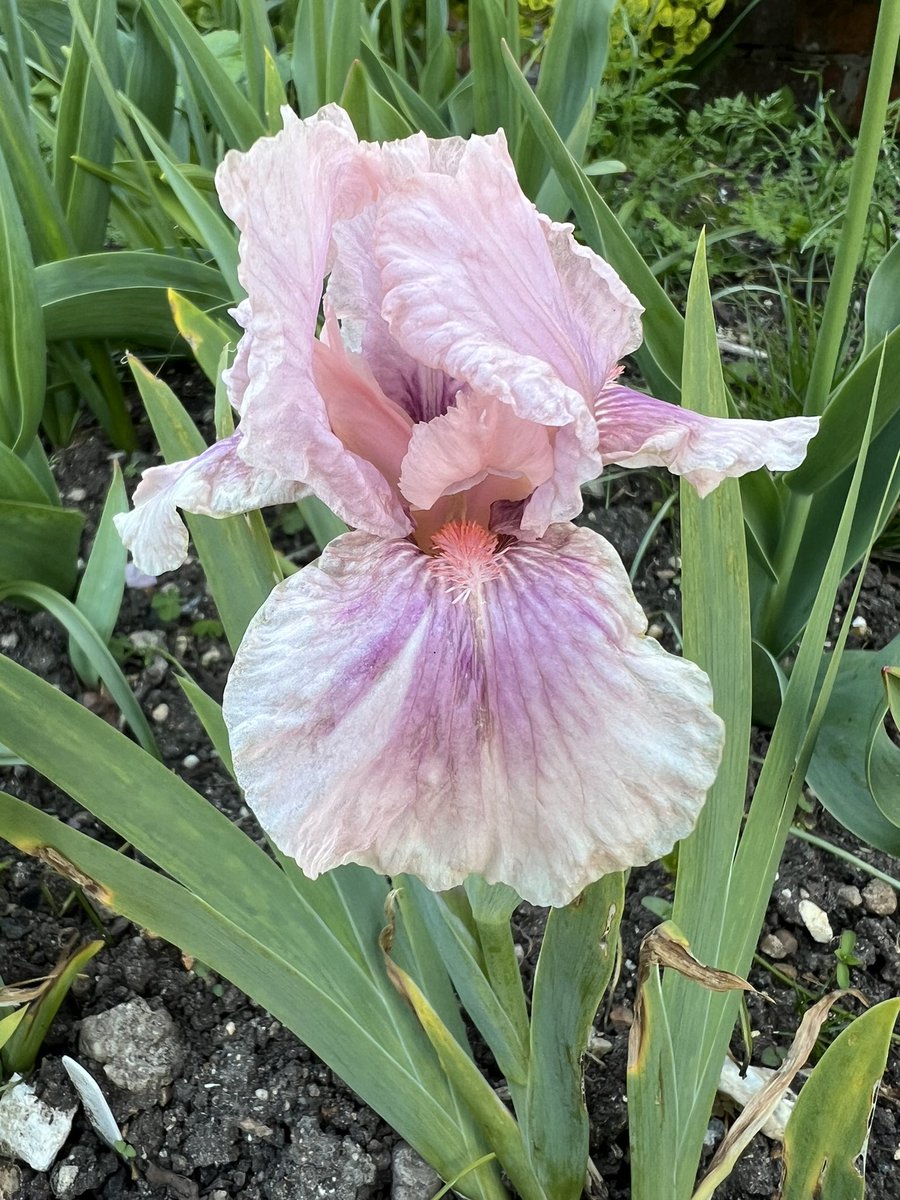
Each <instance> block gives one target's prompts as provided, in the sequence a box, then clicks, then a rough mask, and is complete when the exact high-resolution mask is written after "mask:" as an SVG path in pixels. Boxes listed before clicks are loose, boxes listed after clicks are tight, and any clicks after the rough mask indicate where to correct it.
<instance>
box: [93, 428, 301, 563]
mask: <svg viewBox="0 0 900 1200" xmlns="http://www.w3.org/2000/svg"><path fill="white" fill-rule="evenodd" d="M240 444H241V434H240V432H238V433H235V434H232V436H231V437H228V438H223V439H222V441H220V442H216V443H215V444H214V445H212V446H210V447H209V449H207V450H204V451H203V453H202V454H198V455H197V457H196V458H189V459H187V460H185V461H184V462H177V463H171V464H170V465H169V466H165V467H150V469H149V470H147V471H145V472H144V474H143V476H142V478H141V482H140V483H139V484H138V485H137V488H136V489H135V493H134V507H133V508H132V510H131V511H130V512H127V513H122V514H120V515H119V516H117V517H114V518H113V520H114V521H115V524H116V529H117V530H118V531H119V536H120V537H121V539H122V541H123V542H124V543H125V545H126V546H127V547H128V549H129V550H130V551H131V555H132V558H133V559H134V562H135V565H136V566H137V567H138V569H139V570H141V571H145V572H146V573H147V574H148V575H161V574H162V573H163V571H174V570H175V569H176V568H177V567H180V566H181V564H182V563H183V562H184V560H185V559H186V558H187V552H188V531H187V529H186V527H185V524H184V522H183V521H182V519H181V517H180V516H179V515H178V509H179V508H181V509H183V510H184V511H185V512H190V513H197V514H198V515H201V516H205V517H230V516H233V515H234V514H236V513H243V512H251V511H252V510H253V509H256V508H263V507H264V506H265V505H267V504H288V503H290V502H291V501H294V500H302V499H303V497H304V496H307V495H309V488H307V487H305V486H304V485H303V484H301V483H296V482H295V481H294V480H291V479H284V478H283V477H282V476H280V475H278V474H276V473H275V472H274V471H266V470H260V469H259V468H257V467H251V466H249V465H248V464H247V463H246V462H244V460H243V459H242V458H241V456H240V454H239V452H238V451H239V447H240Z"/></svg>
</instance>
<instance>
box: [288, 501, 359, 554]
mask: <svg viewBox="0 0 900 1200" xmlns="http://www.w3.org/2000/svg"><path fill="white" fill-rule="evenodd" d="M297 507H298V508H299V509H300V515H301V517H302V518H303V521H304V523H305V525H306V527H307V529H308V530H309V532H310V533H311V534H312V535H313V538H314V539H315V542H316V545H317V546H318V547H319V549H320V550H324V549H325V547H326V546H327V545H328V543H329V542H331V541H334V539H335V538H336V537H340V536H341V534H342V533H346V532H347V525H346V524H345V523H344V522H343V521H342V520H341V518H340V517H338V516H335V514H334V513H333V512H332V511H331V509H330V508H329V507H328V505H327V504H325V503H324V502H323V501H321V500H320V499H319V497H318V496H307V497H306V498H305V499H304V500H299V501H298V502H297Z"/></svg>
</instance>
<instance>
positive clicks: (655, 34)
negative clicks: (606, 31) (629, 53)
mask: <svg viewBox="0 0 900 1200" xmlns="http://www.w3.org/2000/svg"><path fill="white" fill-rule="evenodd" d="M724 4H725V0H620V3H619V5H618V7H617V9H616V11H615V14H614V16H613V25H612V30H611V35H612V44H613V46H618V45H620V44H621V43H622V42H623V41H624V40H625V38H626V31H630V33H631V35H632V36H633V37H634V38H635V39H636V40H637V43H638V46H639V47H640V49H641V50H642V51H643V52H644V53H645V54H649V55H650V56H651V57H652V58H655V59H657V60H659V61H665V62H667V63H673V62H677V61H678V60H679V59H680V58H684V57H685V56H686V55H688V54H692V53H693V52H694V51H695V50H696V49H697V47H698V46H699V45H700V44H701V42H705V41H706V39H707V38H708V37H709V35H710V34H711V33H712V24H711V22H712V19H713V18H714V17H715V16H717V15H718V14H719V13H720V12H721V10H722V8H723V6H724Z"/></svg>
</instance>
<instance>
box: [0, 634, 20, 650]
mask: <svg viewBox="0 0 900 1200" xmlns="http://www.w3.org/2000/svg"><path fill="white" fill-rule="evenodd" d="M18 644H19V635H18V634H17V633H4V635H3V636H2V637H0V648H2V649H3V650H15V648H16V646H18Z"/></svg>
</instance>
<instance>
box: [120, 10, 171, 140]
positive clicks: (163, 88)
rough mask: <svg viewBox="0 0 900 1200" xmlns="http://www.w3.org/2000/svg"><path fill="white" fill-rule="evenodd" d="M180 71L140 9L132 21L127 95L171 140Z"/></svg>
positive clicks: (126, 79) (166, 46) (162, 134)
mask: <svg viewBox="0 0 900 1200" xmlns="http://www.w3.org/2000/svg"><path fill="white" fill-rule="evenodd" d="M176 80H177V72H176V70H175V63H174V61H173V59H172V55H171V53H170V51H169V47H168V43H167V42H166V41H165V40H163V39H161V38H160V37H159V35H158V34H157V32H156V31H155V30H154V28H153V26H152V25H151V24H150V22H149V21H148V20H147V15H146V13H145V12H144V11H143V9H141V8H139V9H138V10H137V12H136V13H135V14H134V18H133V22H132V44H131V54H130V55H129V57H128V62H127V66H126V71H125V95H126V96H127V97H128V99H129V100H130V101H131V103H132V104H133V105H134V107H135V108H136V109H137V110H138V111H139V112H141V113H143V115H144V117H145V118H146V119H147V120H148V121H149V122H150V124H151V125H152V126H153V128H154V129H156V130H157V131H158V132H159V134H160V135H161V136H162V137H168V135H169V131H170V129H171V127H172V119H173V116H174V113H175V84H176Z"/></svg>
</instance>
